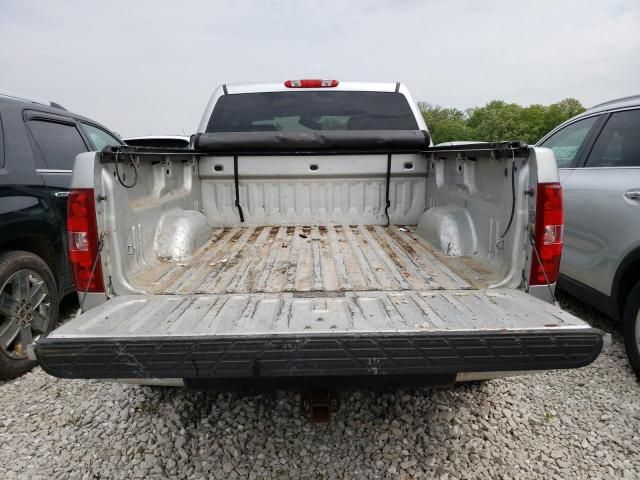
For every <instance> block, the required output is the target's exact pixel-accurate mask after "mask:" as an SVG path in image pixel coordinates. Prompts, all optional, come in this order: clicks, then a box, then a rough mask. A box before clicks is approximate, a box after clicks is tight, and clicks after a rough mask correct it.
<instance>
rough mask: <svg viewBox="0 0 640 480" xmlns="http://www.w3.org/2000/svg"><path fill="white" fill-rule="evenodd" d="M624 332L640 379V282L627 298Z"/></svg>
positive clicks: (633, 364)
mask: <svg viewBox="0 0 640 480" xmlns="http://www.w3.org/2000/svg"><path fill="white" fill-rule="evenodd" d="M622 332H623V335H624V346H625V348H626V349H627V356H628V357H629V363H630V364H631V368H633V371H634V372H636V376H637V377H638V379H639V380H640V283H638V284H637V285H636V286H635V287H634V288H633V290H631V293H630V294H629V297H628V298H627V304H626V306H625V309H624V318H623V325H622Z"/></svg>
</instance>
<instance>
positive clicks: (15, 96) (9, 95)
mask: <svg viewBox="0 0 640 480" xmlns="http://www.w3.org/2000/svg"><path fill="white" fill-rule="evenodd" d="M0 97H4V98H10V99H13V100H22V101H23V102H31V103H37V104H38V105H45V106H47V107H52V108H58V109H60V110H65V111H66V110H67V109H66V108H64V107H63V106H62V105H60V104H59V103H56V102H49V101H46V100H42V99H39V98H34V97H28V96H26V95H21V94H18V93H13V92H10V91H8V90H1V89H0Z"/></svg>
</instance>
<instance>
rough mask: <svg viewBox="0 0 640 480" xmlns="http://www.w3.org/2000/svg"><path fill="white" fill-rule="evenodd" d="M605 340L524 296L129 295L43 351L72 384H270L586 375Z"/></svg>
mask: <svg viewBox="0 0 640 480" xmlns="http://www.w3.org/2000/svg"><path fill="white" fill-rule="evenodd" d="M601 348H602V333H601V332H600V331H598V330H596V329H593V328H591V327H589V326H588V325H587V324H585V323H584V322H582V321H581V320H580V319H578V318H576V317H574V316H573V315H570V314H568V313H567V312H564V311H563V310H561V309H560V308H558V307H556V306H553V305H550V304H548V303H545V302H542V301H540V300H537V299H535V298H533V297H531V296H529V295H527V294H526V293H524V292H521V291H516V290H500V289H495V290H485V291H471V290H457V291H456V290H453V291H429V292H417V291H406V292H380V291H378V292H305V293H292V292H290V293H284V294H282V293H278V294H267V293H263V294H218V295H191V296H185V295H152V296H121V297H116V298H114V299H112V300H110V301H108V302H106V303H104V304H102V305H101V306H99V307H97V308H94V309H92V310H90V311H88V312H86V313H84V314H82V315H80V316H78V317H77V318H75V319H73V320H71V321H69V322H68V323H66V324H65V325H63V326H61V327H60V328H58V329H57V330H55V331H54V332H53V333H51V334H50V335H49V336H48V337H46V338H43V339H41V340H39V341H38V342H37V344H36V346H35V351H36V355H37V357H38V359H39V361H40V364H41V365H42V368H44V370H46V371H47V372H48V373H50V374H51V375H55V376H58V377H63V378H186V379H254V380H259V379H263V380H264V379H267V378H273V379H276V378H285V377H286V378H289V377H318V376H336V377H337V376H341V377H344V376H359V377H362V376H364V377H373V376H380V375H434V374H448V373H453V374H454V373H458V372H491V371H521V370H538V369H555V368H575V367H581V366H584V365H587V364H589V363H591V362H592V361H593V360H595V359H596V357H597V356H598V354H599V353H600V351H601Z"/></svg>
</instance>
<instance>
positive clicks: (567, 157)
mask: <svg viewBox="0 0 640 480" xmlns="http://www.w3.org/2000/svg"><path fill="white" fill-rule="evenodd" d="M597 120H598V117H597V116H594V117H589V118H585V119H583V120H578V121H577V122H574V123H572V124H571V125H567V126H566V127H564V128H563V129H562V130H558V131H557V132H556V133H554V134H553V135H552V136H551V137H549V138H548V139H546V140H545V141H544V142H543V143H542V144H541V145H540V146H541V147H546V148H550V149H551V150H553V154H554V155H555V157H556V162H558V168H569V167H571V164H572V163H573V161H574V160H575V158H576V155H577V154H578V151H579V150H580V146H581V145H582V144H583V142H584V140H585V139H586V138H587V135H588V134H589V131H590V130H591V128H592V127H593V125H594V124H595V123H596V121H597Z"/></svg>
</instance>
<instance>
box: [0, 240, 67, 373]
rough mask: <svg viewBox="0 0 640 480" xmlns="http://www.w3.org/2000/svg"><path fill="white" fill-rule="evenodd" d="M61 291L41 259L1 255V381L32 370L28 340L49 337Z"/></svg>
mask: <svg viewBox="0 0 640 480" xmlns="http://www.w3.org/2000/svg"><path fill="white" fill-rule="evenodd" d="M58 304H59V298H58V289H57V285H56V281H55V279H54V277H53V274H52V273H51V269H50V268H49V266H48V265H47V264H46V263H45V261H44V260H42V258H40V257H39V256H37V255H35V254H33V253H30V252H23V251H11V252H4V253H0V379H3V380H10V379H12V378H16V377H19V376H20V375H22V374H24V373H26V372H28V371H29V370H31V369H32V368H33V367H34V366H35V365H36V364H37V362H36V361H35V360H30V359H29V358H27V345H28V344H29V343H30V342H29V339H32V340H37V339H38V338H40V337H44V336H46V335H47V334H48V333H49V332H50V331H51V330H53V328H54V327H55V326H56V325H57V323H58V313H59V312H58Z"/></svg>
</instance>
